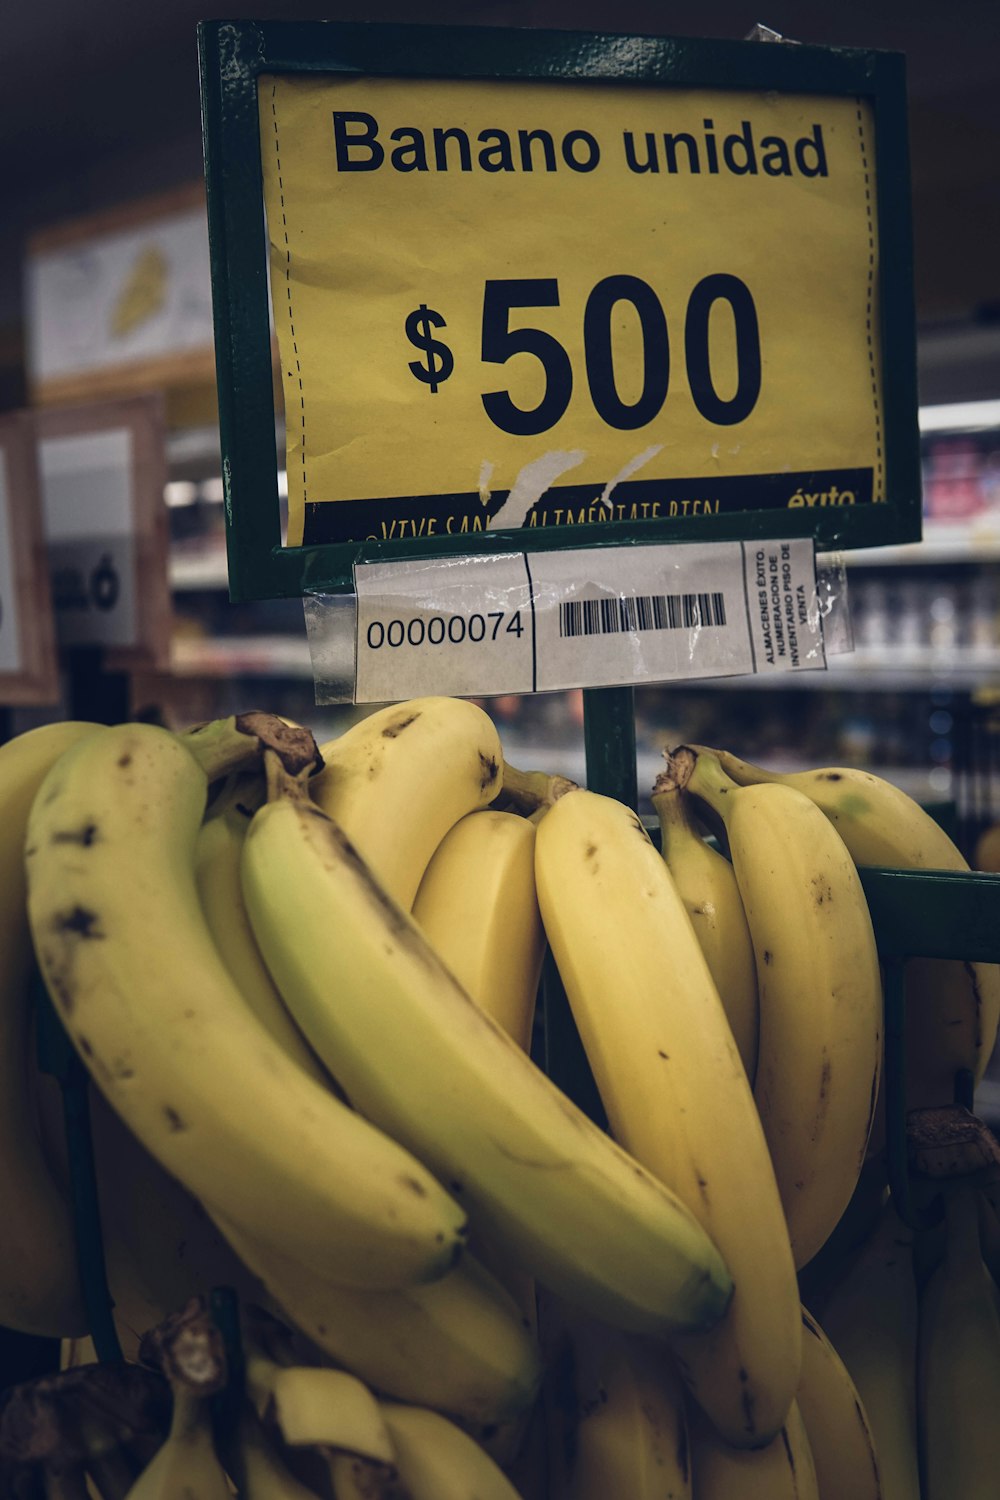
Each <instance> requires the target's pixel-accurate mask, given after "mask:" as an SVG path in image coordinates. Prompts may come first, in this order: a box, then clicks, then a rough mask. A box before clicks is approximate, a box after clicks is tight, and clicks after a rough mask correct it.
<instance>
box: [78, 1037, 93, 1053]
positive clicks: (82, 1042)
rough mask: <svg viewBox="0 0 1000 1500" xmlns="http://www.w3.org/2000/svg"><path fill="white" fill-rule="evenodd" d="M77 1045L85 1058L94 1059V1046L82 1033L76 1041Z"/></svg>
mask: <svg viewBox="0 0 1000 1500" xmlns="http://www.w3.org/2000/svg"><path fill="white" fill-rule="evenodd" d="M76 1045H77V1046H78V1047H79V1049H80V1051H81V1052H82V1053H83V1055H84V1057H93V1055H94V1045H93V1043H92V1042H91V1040H90V1038H89V1037H86V1036H84V1035H83V1033H82V1032H81V1033H80V1034H79V1036H78V1037H77V1039H76Z"/></svg>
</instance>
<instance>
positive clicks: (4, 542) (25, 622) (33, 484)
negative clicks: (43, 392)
mask: <svg viewBox="0 0 1000 1500" xmlns="http://www.w3.org/2000/svg"><path fill="white" fill-rule="evenodd" d="M58 701H59V670H58V658H57V655H56V645H55V629H54V625H53V619H52V596H51V591H50V587H49V569H48V561H47V558H46V553H45V539H44V535H43V530H42V511H41V497H40V487H39V479H38V465H37V457H36V452H35V440H34V432H33V428H32V425H31V422H30V419H29V418H28V417H27V416H26V415H25V414H23V413H20V412H14V413H11V414H10V415H7V416H3V417H0V705H3V706H11V707H14V706H21V705H26V704H34V703H57V702H58Z"/></svg>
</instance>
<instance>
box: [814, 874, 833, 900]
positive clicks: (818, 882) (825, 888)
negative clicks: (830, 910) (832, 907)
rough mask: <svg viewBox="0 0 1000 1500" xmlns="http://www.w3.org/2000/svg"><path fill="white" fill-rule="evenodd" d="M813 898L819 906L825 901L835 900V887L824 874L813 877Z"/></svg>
mask: <svg viewBox="0 0 1000 1500" xmlns="http://www.w3.org/2000/svg"><path fill="white" fill-rule="evenodd" d="M812 886H813V900H814V901H815V903H816V905H817V906H822V905H823V902H824V901H832V900H833V887H832V886H831V884H830V882H829V881H828V880H825V879H824V878H823V876H822V875H814V876H813V878H812Z"/></svg>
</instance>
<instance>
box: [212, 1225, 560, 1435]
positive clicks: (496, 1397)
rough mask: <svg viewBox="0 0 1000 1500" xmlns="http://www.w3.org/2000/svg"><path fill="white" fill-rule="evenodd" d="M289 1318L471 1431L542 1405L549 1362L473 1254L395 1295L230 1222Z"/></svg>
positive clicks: (399, 1391) (376, 1378) (338, 1356)
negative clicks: (307, 1262) (314, 1267)
mask: <svg viewBox="0 0 1000 1500" xmlns="http://www.w3.org/2000/svg"><path fill="white" fill-rule="evenodd" d="M219 1223H220V1228H221V1229H222V1230H223V1231H224V1233H226V1234H227V1236H228V1237H229V1238H230V1241H231V1243H232V1245H233V1248H234V1250H236V1252H237V1254H238V1255H239V1256H240V1259H241V1260H242V1261H243V1262H244V1264H245V1265H246V1266H248V1267H249V1269H250V1270H251V1271H252V1272H253V1274H254V1275H255V1276H257V1277H258V1278H259V1280H260V1281H261V1282H262V1283H263V1285H264V1287H265V1288H266V1290H267V1292H268V1293H269V1295H270V1297H271V1298H272V1299H273V1301H274V1303H275V1305H276V1306H277V1308H278V1309H279V1310H280V1312H281V1314H282V1315H283V1316H284V1317H285V1318H287V1319H288V1321H289V1322H290V1323H291V1324H292V1325H293V1326H294V1327H295V1328H297V1329H298V1330H299V1331H300V1333H302V1334H304V1335H305V1337H306V1338H308V1339H309V1340H311V1342H312V1343H313V1344H315V1345H316V1347H317V1348H318V1349H321V1350H322V1351H323V1352H324V1353H325V1354H327V1355H329V1356H330V1358H332V1359H333V1360H335V1361H336V1363H337V1364H338V1365H342V1366H343V1367H344V1368H345V1369H347V1370H350V1371H352V1372H353V1373H354V1374H355V1375H357V1376H359V1378H360V1379H362V1380H364V1381H365V1383H366V1384H368V1385H371V1386H373V1387H375V1389H377V1390H379V1391H382V1392H383V1393H385V1394H386V1395H391V1396H397V1397H399V1399H400V1400H403V1401H419V1402H420V1403H421V1405H423V1406H434V1407H438V1408H440V1409H441V1410H443V1411H446V1412H448V1413H449V1414H450V1415H451V1416H454V1417H457V1418H460V1419H461V1420H462V1421H463V1422H464V1423H466V1424H467V1425H469V1426H470V1427H484V1426H486V1425H488V1424H490V1423H493V1424H496V1423H500V1422H506V1421H510V1420H511V1419H513V1418H514V1417H517V1416H519V1415H520V1413H521V1412H522V1411H524V1410H525V1409H526V1408H527V1407H528V1406H530V1404H531V1402H532V1401H533V1400H534V1398H535V1395H536V1392H537V1390H538V1386H539V1381H540V1379H541V1364H540V1359H539V1354H538V1349H537V1347H536V1345H535V1342H534V1340H533V1339H532V1338H531V1336H530V1334H529V1333H528V1331H527V1330H526V1328H525V1327H524V1323H523V1320H522V1319H521V1317H520V1314H519V1312H518V1309H517V1307H516V1306H515V1304H514V1303H513V1302H512V1300H511V1299H510V1297H509V1296H508V1295H507V1293H506V1292H505V1291H504V1290H503V1288H502V1287H500V1286H499V1285H498V1284H497V1282H496V1281H494V1280H493V1278H492V1277H490V1276H488V1275H487V1273H486V1272H485V1271H483V1270H482V1269H481V1268H480V1267H479V1266H478V1265H477V1264H476V1262H475V1261H474V1260H473V1259H472V1258H471V1256H468V1255H466V1256H464V1257H463V1259H462V1261H461V1263H460V1264H459V1265H458V1266H457V1267H456V1268H455V1269H454V1270H453V1271H450V1272H449V1273H448V1275H447V1276H443V1277H442V1278H441V1279H440V1280H439V1281H434V1282H430V1283H429V1284H428V1285H426V1286H415V1287H407V1288H404V1289H402V1290H400V1291H393V1292H367V1291H361V1290H356V1289H353V1288H350V1287H344V1286H339V1285H337V1284H336V1283H334V1282H332V1281H329V1280H327V1279H325V1278H323V1277H320V1276H317V1275H316V1274H315V1273H314V1272H312V1271H309V1270H307V1269H306V1268H304V1267H303V1266H301V1265H300V1264H299V1263H298V1262H297V1261H296V1260H295V1259H293V1258H291V1257H289V1256H287V1255H286V1256H282V1255H279V1254H278V1253H277V1252H276V1251H273V1250H271V1249H269V1248H267V1249H266V1248H264V1247H263V1246H262V1245H260V1244H259V1243H257V1242H255V1241H253V1240H251V1239H250V1238H249V1237H248V1236H247V1235H246V1234H244V1233H241V1232H240V1231H239V1230H237V1229H235V1228H234V1227H233V1226H232V1225H227V1224H226V1223H225V1222H224V1221H223V1220H221V1219H220V1221H219Z"/></svg>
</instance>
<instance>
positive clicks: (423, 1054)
mask: <svg viewBox="0 0 1000 1500" xmlns="http://www.w3.org/2000/svg"><path fill="white" fill-rule="evenodd" d="M268 771H269V779H270V786H269V797H270V800H269V801H268V803H267V805H266V806H264V807H262V808H261V810H260V811H259V812H258V813H257V814H256V816H255V817H254V819H253V822H252V823H251V825H250V832H249V833H248V835H247V840H246V845H245V848H244V855H243V888H244V895H245V897H246V902H247V910H248V911H249V913H250V920H251V922H252V923H253V928H254V933H255V935H256V937H257V941H258V943H259V944H260V948H261V951H262V953H263V954H264V958H265V960H266V962H267V965H268V968H269V969H270V970H271V973H272V974H273V975H274V978H275V982H276V983H277V985H278V987H279V989H280V990H281V993H282V995H283V997H284V999H285V1003H286V1004H287V1005H288V1007H289V1009H290V1010H291V1011H292V1014H293V1015H294V1016H295V1018H296V1020H297V1021H298V1023H299V1025H300V1026H301V1028H302V1030H303V1032H304V1033H305V1035H306V1037H307V1038H308V1040H309V1042H310V1043H311V1045H312V1046H313V1047H314V1048H315V1050H316V1051H317V1052H318V1053H319V1055H320V1057H321V1058H322V1059H323V1061H324V1063H325V1064H326V1065H327V1067H328V1068H329V1069H330V1071H331V1072H332V1073H333V1074H334V1076H335V1077H336V1078H337V1080H338V1081H339V1083H340V1084H341V1085H342V1086H343V1088H344V1089H345V1091H346V1092H347V1095H348V1097H349V1098H350V1099H351V1100H352V1102H353V1103H354V1105H355V1106H356V1107H357V1108H358V1109H359V1110H361V1111H362V1112H363V1113H364V1114H365V1116H366V1117H367V1118H368V1119H371V1120H373V1121H374V1122H375V1123H377V1124H379V1125H380V1126H381V1127H382V1128H383V1129H385V1130H386V1131H388V1132H389V1134H390V1135H392V1136H393V1137H394V1138H395V1139H397V1140H399V1141H402V1142H404V1143H405V1144H406V1145H408V1146H409V1148H410V1149H411V1150H412V1151H414V1152H415V1153H416V1155H418V1156H419V1157H420V1158H421V1160H423V1161H426V1162H427V1163H428V1164H429V1165H430V1166H431V1167H432V1168H433V1170H435V1171H436V1172H437V1173H438V1174H439V1175H440V1177H441V1179H442V1181H444V1182H446V1183H447V1184H448V1186H449V1188H450V1189H451V1191H452V1192H453V1193H455V1194H456V1195H458V1196H459V1197H460V1198H461V1201H462V1202H463V1203H467V1204H468V1205H469V1212H470V1218H471V1219H472V1222H473V1227H474V1228H476V1229H477V1230H478V1232H480V1233H481V1234H482V1235H483V1236H484V1238H486V1239H487V1240H492V1241H494V1242H496V1243H497V1244H498V1245H501V1246H504V1245H508V1246H510V1247H511V1249H512V1251H513V1253H514V1255H515V1258H517V1259H519V1260H520V1261H522V1262H523V1264H524V1266H525V1269H526V1270H528V1271H530V1272H531V1273H533V1274H534V1275H536V1276H537V1277H538V1279H539V1280H540V1281H542V1282H544V1283H546V1284H548V1285H551V1286H552V1287H553V1289H554V1290H557V1291H559V1292H561V1293H562V1294H564V1295H566V1296H567V1298H569V1299H571V1300H576V1301H579V1302H580V1303H581V1305H584V1306H587V1307H588V1308H589V1309H590V1310H592V1311H594V1312H595V1313H598V1314H603V1315H604V1316H606V1317H607V1318H608V1320H609V1321H618V1320H621V1321H622V1322H624V1323H625V1324H630V1325H636V1326H638V1327H639V1328H640V1329H649V1330H652V1329H659V1330H665V1329H668V1328H678V1327H688V1328H690V1327H706V1326H709V1325H710V1324H711V1323H713V1322H715V1321H717V1320H718V1318H719V1317H720V1316H721V1314H722V1312H723V1311H724V1309H725V1306H726V1304H727V1302H728V1300H729V1296H730V1290H731V1283H730V1280H729V1277H728V1275H727V1272H726V1269H725V1266H724V1265H723V1263H722V1260H721V1258H720V1257H719V1255H718V1252H717V1251H716V1250H715V1248H714V1247H713V1245H712V1244H711V1242H710V1240H709V1239H708V1237H707V1236H706V1234H705V1233H704V1231H703V1230H702V1229H701V1227H700V1226H699V1224H698V1223H697V1220H696V1219H695V1218H694V1216H693V1215H692V1214H691V1213H690V1212H689V1211H688V1210H687V1209H686V1208H685V1207H684V1205H683V1204H682V1203H681V1202H680V1201H679V1199H678V1198H677V1197H676V1196H675V1195H674V1194H672V1193H670V1192H669V1191H668V1190H667V1189H665V1188H663V1187H662V1186H661V1185H660V1184H659V1183H658V1182H656V1181H655V1179H654V1178H653V1177H651V1176H650V1175H649V1174H648V1173H646V1172H644V1171H642V1170H641V1168H639V1167H638V1165H637V1164H636V1163H635V1161H634V1160H633V1159H632V1158H630V1157H629V1156H627V1155H626V1154H625V1153H624V1152H623V1151H621V1149H620V1148H619V1147H618V1146H616V1145H615V1144H614V1143H613V1142H612V1141H610V1140H609V1139H608V1137H607V1136H605V1135H603V1134H602V1133H601V1132H600V1131H599V1130H598V1129H597V1128H596V1127H595V1126H593V1125H592V1124H591V1123H590V1122H589V1121H588V1120H587V1119H586V1117H585V1116H584V1115H583V1114H582V1113H581V1112H580V1111H579V1110H577V1109H575V1108H574V1106H573V1105H572V1104H571V1103H570V1101H569V1100H568V1099H567V1098H566V1097H565V1095H563V1094H562V1093H561V1092H560V1091H559V1090H558V1089H557V1088H556V1087H555V1085H554V1084H552V1083H551V1082H550V1081H549V1079H547V1078H546V1077H545V1075H544V1074H543V1073H541V1072H540V1071H539V1069H538V1068H536V1067H535V1066H534V1064H533V1063H532V1062H531V1061H530V1060H529V1058H527V1057H526V1056H525V1054H524V1053H523V1052H522V1051H521V1049H520V1048H519V1047H518V1046H517V1044H516V1043H515V1042H513V1041H512V1040H511V1038H510V1037H509V1036H508V1035H507V1033H506V1032H505V1031H504V1030H503V1029H502V1028H501V1027H500V1026H498V1025H497V1024H496V1022H495V1021H493V1020H492V1019H491V1018H490V1017H489V1016H487V1015H486V1014H485V1013H484V1012H483V1011H482V1010H480V1008H479V1007H478V1006H477V1005H476V1004H475V1003H474V1002H473V1001H472V1000H470V999H469V997H468V995H466V993H465V991H464V990H463V989H462V988H461V987H460V986H459V985H458V984H457V982H456V981H455V980H454V978H453V977H452V975H451V974H450V973H449V972H448V970H447V969H446V968H445V967H444V966H443V964H441V962H440V960H439V959H438V958H437V957H436V955H435V953H434V951H433V949H432V948H431V947H430V946H429V944H428V943H427V941H426V940H425V938H424V937H423V935H422V934H421V932H420V930H419V928H418V927H417V926H416V924H415V923H414V921H413V919H412V918H411V917H410V916H409V914H408V913H406V912H404V911H403V910H402V908H401V907H400V906H398V905H397V904H396V903H395V902H394V901H393V900H392V898H391V897H390V896H388V895H387V893H386V892H385V891H384V890H383V889H382V888H381V886H380V885H379V884H378V883H377V881H376V880H375V879H374V878H373V876H372V875H371V873H370V872H369V870H368V868H367V866H366V865H365V864H364V862H363V861H362V859H361V858H360V857H359V855H358V854H357V852H356V851H355V849H354V848H353V846H352V845H351V844H350V843H349V842H348V840H347V839H346V838H345V836H344V834H343V833H342V831H341V830H340V828H339V827H338V825H337V824H336V823H335V822H333V821H332V820H331V819H329V818H327V817H326V816H325V815H324V814H323V813H322V812H321V811H320V810H319V808H317V807H316V805H315V804H314V803H313V802H312V801H311V800H310V798H309V795H308V792H307V791H306V790H305V788H304V787H303V785H302V783H301V782H300V781H298V780H296V779H295V778H293V777H290V776H288V775H287V773H286V772H285V771H284V770H283V769H282V767H281V765H280V762H278V761H277V759H276V758H275V757H273V756H269V757H268ZM549 816H550V817H551V816H552V814H551V813H550V814H549ZM541 826H542V828H544V826H545V824H544V822H543V823H542V825H541Z"/></svg>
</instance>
